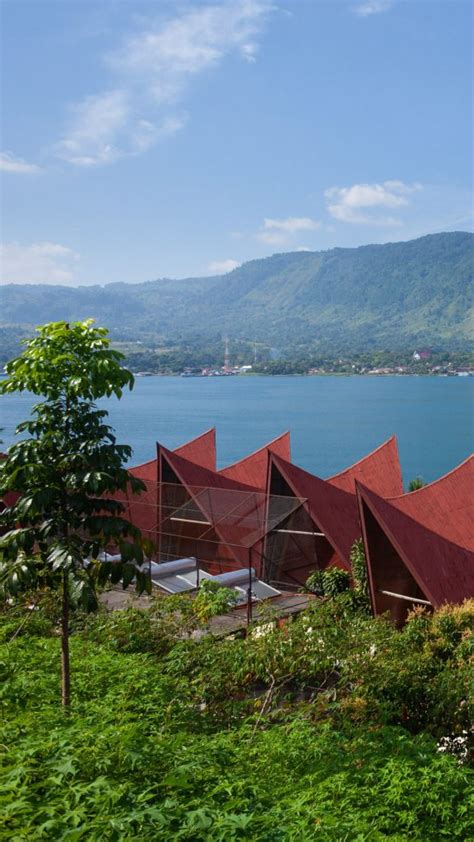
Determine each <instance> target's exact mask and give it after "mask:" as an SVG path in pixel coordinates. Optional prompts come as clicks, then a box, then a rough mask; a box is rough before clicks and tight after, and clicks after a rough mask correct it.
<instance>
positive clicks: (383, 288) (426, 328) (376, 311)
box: [0, 232, 474, 350]
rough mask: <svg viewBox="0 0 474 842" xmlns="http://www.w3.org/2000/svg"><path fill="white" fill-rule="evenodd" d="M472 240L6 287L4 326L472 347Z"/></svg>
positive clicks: (460, 236)
mask: <svg viewBox="0 0 474 842" xmlns="http://www.w3.org/2000/svg"><path fill="white" fill-rule="evenodd" d="M473 245H474V234H472V233H467V232H449V233H441V234H432V235H428V236H425V237H421V238H419V239H416V240H411V241H408V242H396V243H386V244H384V245H366V246H360V247H359V248H334V249H331V250H329V251H321V252H307V251H304V252H290V253H286V254H275V255H273V256H272V257H267V258H264V259H261V260H252V261H249V262H248V263H244V264H243V265H241V266H240V267H238V268H237V269H234V270H233V271H232V272H229V273H228V274H225V275H221V276H213V277H205V278H188V279H185V280H170V279H167V278H164V279H158V280H153V281H148V282H145V283H139V284H133V283H130V284H129V283H112V284H107V285H106V286H82V287H75V288H73V287H65V286H56V285H54V286H53V285H39V284H30V285H28V284H27V285H14V284H7V285H6V286H4V287H3V288H2V307H1V314H0V325H1V326H4V327H5V326H8V328H9V329H10V328H12V327H14V328H16V327H18V328H21V329H22V330H25V331H29V330H30V328H31V326H33V325H36V324H40V323H43V322H47V321H55V320H60V319H65V320H69V321H73V320H79V319H84V318H87V317H94V318H95V319H96V320H97V322H98V323H99V324H104V325H106V326H107V327H108V328H109V329H110V331H111V333H112V336H114V337H116V338H117V339H128V340H132V339H133V340H139V339H141V338H143V337H153V336H154V337H162V338H166V339H172V340H173V341H176V340H186V341H187V340H190V339H197V338H200V339H206V338H208V337H213V336H216V335H219V334H228V335H229V336H230V337H233V338H236V339H237V338H240V339H247V340H258V341H263V342H268V343H270V344H272V345H275V346H281V347H291V346H292V345H300V346H301V345H302V344H304V343H307V344H310V345H311V346H312V347H324V348H343V347H344V348H350V349H353V350H356V349H370V348H393V349H396V348H400V347H405V348H406V347H409V346H420V345H427V346H431V347H437V348H446V349H456V348H465V347H467V346H468V343H470V342H471V341H472V338H473V337H472V327H473V315H474V313H473V285H472V281H473Z"/></svg>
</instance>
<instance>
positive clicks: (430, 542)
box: [357, 484, 474, 609]
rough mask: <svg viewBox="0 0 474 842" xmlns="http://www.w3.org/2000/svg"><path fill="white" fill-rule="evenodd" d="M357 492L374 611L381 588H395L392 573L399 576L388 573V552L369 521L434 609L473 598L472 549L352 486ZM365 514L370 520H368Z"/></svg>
mask: <svg viewBox="0 0 474 842" xmlns="http://www.w3.org/2000/svg"><path fill="white" fill-rule="evenodd" d="M357 492H358V498H359V508H360V514H361V520H362V525H363V534H364V542H365V545H366V554H367V562H368V569H369V578H370V582H371V590H372V600H373V604H374V606H375V608H376V609H377V604H378V594H379V593H380V590H381V589H384V590H387V591H396V588H395V587H394V586H393V581H396V579H394V578H393V577H394V575H395V576H398V577H399V571H395V573H394V567H393V565H391V563H390V559H389V557H388V553H387V551H386V549H385V548H384V545H383V543H381V542H380V540H379V539H378V538H377V535H376V532H375V531H374V522H375V524H378V526H379V527H380V529H381V530H382V532H383V533H384V534H385V536H386V537H387V538H388V540H389V541H390V544H391V545H392V547H393V548H394V549H395V551H396V553H397V554H398V557H399V559H400V560H401V562H402V563H403V564H404V565H405V567H406V569H407V570H408V572H409V574H410V575H411V577H413V580H414V581H415V582H416V584H417V585H418V587H419V588H420V590H421V591H422V592H423V594H425V595H426V598H427V600H428V601H429V602H431V604H432V605H433V606H434V607H438V606H440V605H442V604H443V603H445V602H454V603H458V602H462V601H463V600H464V599H466V598H467V597H471V596H474V551H473V549H474V548H473V547H471V548H468V547H467V546H460V545H459V544H458V543H454V542H453V541H450V540H448V539H447V538H445V537H443V536H442V535H441V534H439V532H434V531H433V530H432V529H429V528H427V526H425V525H423V524H422V523H420V522H419V521H417V520H415V519H414V518H413V517H411V516H409V515H408V514H406V513H405V512H403V511H401V510H400V509H399V508H397V507H396V506H394V505H393V504H392V502H388V501H387V500H383V499H382V498H381V497H379V495H377V494H375V493H374V492H373V491H371V490H370V489H368V488H366V487H364V486H363V485H360V484H358V485H357ZM368 512H370V513H371V515H372V517H373V519H374V520H373V521H372V522H371V520H370V518H369V517H368ZM385 547H386V545H385ZM391 577H392V578H391ZM382 586H383V587H382ZM396 592H397V591H396ZM408 595H409V596H410V595H412V594H408Z"/></svg>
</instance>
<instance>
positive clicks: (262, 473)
mask: <svg viewBox="0 0 474 842" xmlns="http://www.w3.org/2000/svg"><path fill="white" fill-rule="evenodd" d="M270 453H275V454H276V455H278V456H281V457H282V458H284V459H287V460H288V461H290V459H291V445H290V433H289V431H288V430H287V431H286V432H284V433H282V434H281V435H280V436H277V437H276V438H274V439H273V440H272V441H270V442H268V444H264V445H263V447H259V448H258V450H254V452H253V453H250V454H249V455H248V456H244V458H243V459H239V460H238V461H237V462H233V463H232V464H231V465H227V466H226V467H225V468H222V469H221V470H220V471H219V473H220V474H222V476H225V477H228V478H229V479H235V480H238V481H239V482H245V483H247V484H249V485H253V486H255V487H258V488H260V489H262V490H263V489H264V488H265V487H266V482H267V470H268V456H269V454H270Z"/></svg>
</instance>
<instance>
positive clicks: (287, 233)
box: [256, 216, 320, 246]
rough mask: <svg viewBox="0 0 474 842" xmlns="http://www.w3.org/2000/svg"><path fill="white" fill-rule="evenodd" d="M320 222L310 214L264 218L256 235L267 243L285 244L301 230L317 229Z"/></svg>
mask: <svg viewBox="0 0 474 842" xmlns="http://www.w3.org/2000/svg"><path fill="white" fill-rule="evenodd" d="M318 228H320V223H319V222H317V221H316V220H315V219H310V218H309V217H308V216H288V217H287V218H286V219H269V218H266V219H264V220H263V225H262V226H261V228H260V231H258V233H257V234H256V237H257V239H258V240H260V242H262V243H266V244H267V245H275V246H276V245H284V244H285V243H289V242H291V239H292V237H294V235H295V234H299V233H300V231H316V230H317V229H318Z"/></svg>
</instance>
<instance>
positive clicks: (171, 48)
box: [55, 0, 272, 167]
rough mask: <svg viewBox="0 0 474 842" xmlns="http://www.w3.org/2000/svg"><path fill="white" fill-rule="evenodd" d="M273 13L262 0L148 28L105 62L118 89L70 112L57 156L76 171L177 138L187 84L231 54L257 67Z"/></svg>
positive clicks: (236, 0) (242, 0)
mask: <svg viewBox="0 0 474 842" xmlns="http://www.w3.org/2000/svg"><path fill="white" fill-rule="evenodd" d="M271 9H272V7H271V5H270V4H269V2H267V0H232V2H226V3H221V4H217V3H216V4H214V5H203V6H200V7H199V8H188V9H185V10H184V11H183V12H181V13H180V14H178V15H175V16H174V17H172V18H168V19H167V20H165V21H163V20H162V19H161V20H160V21H159V22H150V23H149V24H148V25H147V26H146V27H144V28H143V29H142V30H141V31H140V32H138V33H137V34H135V35H133V36H132V37H130V38H128V39H126V40H125V42H124V43H123V44H122V45H121V47H120V48H118V49H117V50H116V51H115V52H112V53H110V54H108V55H107V56H106V57H105V59H104V60H105V63H106V65H107V67H108V68H109V70H110V71H111V73H112V74H113V76H114V78H115V79H116V82H117V84H116V85H114V86H112V88H111V89H110V90H107V91H102V92H99V93H97V94H94V95H91V96H87V97H85V98H84V99H83V100H82V101H81V102H79V103H77V104H76V105H74V106H73V107H72V111H73V114H72V119H71V122H70V125H69V127H68V129H67V131H66V133H65V135H64V137H63V138H62V140H61V141H60V142H59V143H58V144H57V145H56V148H55V151H56V154H57V155H58V156H59V157H61V158H63V159H64V160H66V161H69V162H70V163H72V164H76V165H78V166H89V167H90V166H94V165H98V164H110V163H112V162H114V161H116V160H118V159H119V158H121V157H124V156H130V155H138V154H140V153H142V152H144V151H146V150H147V149H149V148H150V147H151V146H153V145H154V144H155V143H156V142H157V141H158V140H159V139H160V138H163V137H166V136H169V135H172V134H174V133H175V132H177V131H179V129H181V128H182V127H183V125H184V124H185V122H186V115H183V114H182V113H181V103H182V100H183V98H184V96H185V93H186V92H187V90H188V88H189V85H190V83H191V81H192V80H193V79H194V78H196V77H197V76H198V75H199V74H202V73H204V72H205V71H209V70H211V69H214V68H216V67H217V66H218V65H219V64H220V63H221V62H222V61H223V60H224V59H225V58H226V57H227V56H229V55H231V54H237V55H240V57H241V58H242V59H244V60H245V61H247V62H253V61H255V58H256V55H257V52H258V46H259V45H258V36H259V35H260V33H261V31H262V29H263V26H264V23H265V20H266V18H267V16H268V14H269V12H270V11H271Z"/></svg>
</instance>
